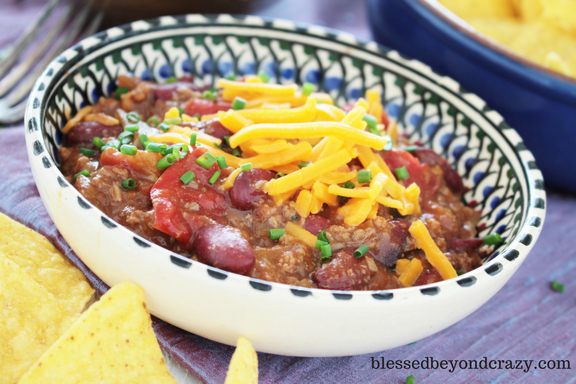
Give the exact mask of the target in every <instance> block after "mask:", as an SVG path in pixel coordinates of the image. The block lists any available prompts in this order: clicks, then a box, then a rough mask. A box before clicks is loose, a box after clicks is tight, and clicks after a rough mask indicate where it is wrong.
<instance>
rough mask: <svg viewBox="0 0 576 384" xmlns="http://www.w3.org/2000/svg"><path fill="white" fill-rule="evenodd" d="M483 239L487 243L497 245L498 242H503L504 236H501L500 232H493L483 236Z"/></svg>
mask: <svg viewBox="0 0 576 384" xmlns="http://www.w3.org/2000/svg"><path fill="white" fill-rule="evenodd" d="M482 241H483V242H484V244H486V245H496V244H500V243H501V242H502V236H500V234H499V233H493V234H491V235H488V236H484V237H483V238H482Z"/></svg>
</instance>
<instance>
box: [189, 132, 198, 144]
mask: <svg viewBox="0 0 576 384" xmlns="http://www.w3.org/2000/svg"><path fill="white" fill-rule="evenodd" d="M196 136H198V135H197V134H196V133H193V134H191V135H190V145H196Z"/></svg>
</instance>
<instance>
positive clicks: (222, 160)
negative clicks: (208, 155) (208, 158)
mask: <svg viewBox="0 0 576 384" xmlns="http://www.w3.org/2000/svg"><path fill="white" fill-rule="evenodd" d="M216 161H217V162H218V167H220V169H224V168H227V167H228V164H226V158H225V157H224V156H218V157H216Z"/></svg>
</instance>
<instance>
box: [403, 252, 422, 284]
mask: <svg viewBox="0 0 576 384" xmlns="http://www.w3.org/2000/svg"><path fill="white" fill-rule="evenodd" d="M398 261H400V260H398ZM423 269H424V268H423V267H422V262H421V261H420V260H418V259H412V260H411V261H410V264H408V265H407V266H406V267H405V269H404V271H403V272H402V274H401V275H400V277H399V278H398V281H400V284H402V285H403V286H405V287H411V286H413V285H414V283H415V282H416V279H418V276H420V274H421V273H422V270H423Z"/></svg>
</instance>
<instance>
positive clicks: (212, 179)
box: [208, 171, 222, 185]
mask: <svg viewBox="0 0 576 384" xmlns="http://www.w3.org/2000/svg"><path fill="white" fill-rule="evenodd" d="M221 174H222V172H221V171H216V172H214V174H213V175H212V177H211V178H210V180H208V184H210V185H214V183H215V182H216V180H218V178H219V177H220V175H221Z"/></svg>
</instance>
